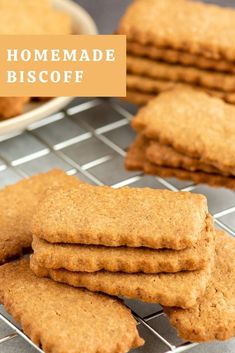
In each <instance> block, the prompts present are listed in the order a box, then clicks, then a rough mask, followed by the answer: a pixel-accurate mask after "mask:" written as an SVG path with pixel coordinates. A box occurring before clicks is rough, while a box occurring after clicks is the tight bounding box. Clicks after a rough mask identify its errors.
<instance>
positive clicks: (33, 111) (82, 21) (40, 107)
mask: <svg viewBox="0 0 235 353" xmlns="http://www.w3.org/2000/svg"><path fill="white" fill-rule="evenodd" d="M51 1H52V5H53V7H55V8H56V9H58V10H61V11H64V12H66V13H68V14H69V15H70V16H71V18H72V31H73V33H74V34H97V33H98V31H97V27H96V25H95V22H94V21H93V19H92V18H91V16H90V15H89V14H88V13H87V12H86V11H85V10H84V9H83V8H82V7H81V6H79V5H78V4H76V3H75V2H73V1H72V0H51ZM72 99H73V98H72V97H58V98H53V99H51V100H49V101H47V102H38V103H29V104H27V105H26V106H25V111H24V113H23V114H21V115H18V116H16V117H14V118H11V119H8V120H5V121H2V122H0V135H8V134H11V133H13V132H18V131H22V130H24V129H26V128H27V126H29V125H30V124H32V123H34V122H35V121H38V120H41V119H43V118H45V117H47V116H48V115H51V114H53V113H56V112H57V111H58V110H60V109H62V108H63V107H65V106H66V105H67V104H68V103H69V102H70V101H71V100H72Z"/></svg>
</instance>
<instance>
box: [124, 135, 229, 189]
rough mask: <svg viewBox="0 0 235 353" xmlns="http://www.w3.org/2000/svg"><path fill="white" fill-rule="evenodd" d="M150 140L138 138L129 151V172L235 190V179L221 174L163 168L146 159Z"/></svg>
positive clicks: (126, 164) (126, 163)
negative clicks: (141, 172)
mask: <svg viewBox="0 0 235 353" xmlns="http://www.w3.org/2000/svg"><path fill="white" fill-rule="evenodd" d="M148 146H149V140H148V139H146V138H144V137H143V136H138V137H137V139H136V140H135V141H134V143H133V144H132V145H131V147H130V148H129V150H128V153H127V156H126V159H125V167H126V169H127V170H138V171H140V170H142V171H143V172H144V173H146V174H151V175H156V176H159V177H162V178H178V179H181V180H192V181H193V182H194V183H196V184H208V185H210V186H216V187H225V188H228V189H232V190H235V177H232V176H230V177H225V176H222V175H219V174H211V173H205V172H199V171H197V172H191V171H188V170H184V169H180V168H172V167H163V166H159V165H157V164H154V163H151V162H149V161H148V160H147V158H146V150H147V147H148Z"/></svg>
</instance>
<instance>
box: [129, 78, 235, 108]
mask: <svg viewBox="0 0 235 353" xmlns="http://www.w3.org/2000/svg"><path fill="white" fill-rule="evenodd" d="M177 88H182V89H185V90H186V89H188V90H190V89H191V90H192V89H194V90H198V91H202V92H203V91H204V92H206V93H208V94H209V95H211V96H212V97H217V98H221V99H223V100H224V101H225V102H228V103H231V104H234V103H235V92H223V91H220V90H215V89H212V88H207V87H201V86H197V85H193V84H190V83H187V82H174V81H167V80H161V79H156V78H155V79H153V78H149V77H146V76H139V75H133V74H130V73H129V74H127V91H137V92H139V93H143V94H147V95H148V96H150V98H151V96H154V95H155V96H156V95H157V94H159V93H162V92H165V91H169V90H172V89H177ZM127 96H128V92H127Z"/></svg>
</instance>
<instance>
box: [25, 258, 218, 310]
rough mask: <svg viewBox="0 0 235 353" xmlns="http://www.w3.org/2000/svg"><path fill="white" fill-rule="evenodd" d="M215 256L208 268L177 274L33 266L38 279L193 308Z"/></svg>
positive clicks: (166, 304) (205, 283)
mask: <svg viewBox="0 0 235 353" xmlns="http://www.w3.org/2000/svg"><path fill="white" fill-rule="evenodd" d="M213 258H214V255H213V256H212V257H211V259H210V262H208V265H207V267H206V268H204V269H202V270H197V271H182V272H177V273H158V274H145V273H134V274H133V273H131V274H130V273H124V272H108V271H98V272H92V273H89V272H72V271H67V270H63V269H59V270H53V269H47V268H46V267H41V266H39V264H38V263H37V261H36V260H35V258H34V255H33V256H32V257H31V259H30V267H31V269H32V270H33V271H34V273H35V274H36V275H37V276H42V277H50V278H52V279H53V280H54V281H57V282H62V283H66V284H69V285H71V286H74V287H84V288H87V289H89V290H90V291H95V292H104V293H107V294H110V295H115V296H123V297H127V298H131V299H138V300H142V301H145V302H147V303H159V304H161V305H165V306H177V307H180V308H190V307H192V306H193V305H195V304H196V302H197V299H198V298H200V297H201V296H203V294H204V292H205V290H206V286H207V284H208V281H209V279H210V275H211V268H212V263H213Z"/></svg>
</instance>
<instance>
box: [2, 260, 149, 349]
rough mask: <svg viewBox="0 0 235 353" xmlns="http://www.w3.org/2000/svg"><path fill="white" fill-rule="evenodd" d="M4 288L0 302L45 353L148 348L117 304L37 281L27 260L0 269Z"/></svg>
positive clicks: (38, 279)
mask: <svg viewBox="0 0 235 353" xmlns="http://www.w3.org/2000/svg"><path fill="white" fill-rule="evenodd" d="M0 283H1V285H0V300H1V303H2V304H3V305H4V306H5V308H6V310H7V311H8V312H9V314H11V315H12V317H13V318H14V319H15V320H16V321H17V322H19V323H20V324H21V326H22V328H23V331H24V332H25V334H26V335H28V336H29V337H30V338H31V340H32V341H33V342H34V343H35V344H36V345H38V346H41V347H42V349H43V351H44V352H45V353H61V352H71V353H72V352H76V353H84V352H86V353H98V352H107V353H125V352H127V351H129V350H130V349H132V348H136V347H139V346H141V345H143V343H144V340H143V339H141V338H140V337H139V334H138V331H137V329H136V322H135V319H134V318H133V316H132V315H131V312H130V310H129V309H127V308H126V307H125V306H124V304H122V302H121V301H120V300H119V299H115V298H111V297H108V296H106V295H103V294H97V293H91V292H89V291H87V290H81V289H78V288H72V287H69V286H66V285H63V284H59V283H56V282H54V281H51V280H50V279H46V278H38V277H36V276H35V275H34V274H33V272H32V271H31V270H30V268H29V262H28V260H26V259H23V260H20V261H17V262H13V263H9V264H6V265H3V266H1V267H0ZM94 318H95V325H94Z"/></svg>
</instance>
